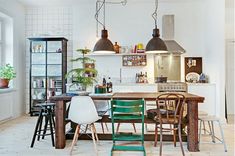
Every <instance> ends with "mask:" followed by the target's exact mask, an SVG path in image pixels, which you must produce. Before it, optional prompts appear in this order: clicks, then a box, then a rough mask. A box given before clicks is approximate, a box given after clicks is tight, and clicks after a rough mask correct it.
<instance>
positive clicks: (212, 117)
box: [198, 116, 220, 121]
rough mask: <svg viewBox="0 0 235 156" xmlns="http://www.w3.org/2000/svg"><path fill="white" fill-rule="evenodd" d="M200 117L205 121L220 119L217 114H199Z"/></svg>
mask: <svg viewBox="0 0 235 156" xmlns="http://www.w3.org/2000/svg"><path fill="white" fill-rule="evenodd" d="M198 119H199V120H203V121H218V120H220V119H219V118H218V117H216V116H199V117H198Z"/></svg>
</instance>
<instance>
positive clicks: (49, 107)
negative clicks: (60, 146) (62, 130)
mask: <svg viewBox="0 0 235 156" xmlns="http://www.w3.org/2000/svg"><path fill="white" fill-rule="evenodd" d="M36 106H38V107H40V108H41V109H40V113H39V116H38V120H37V123H36V127H35V130H34V134H33V139H32V142H31V146H30V147H31V148H32V147H33V145H34V142H35V139H36V136H38V138H37V140H38V141H39V140H40V136H42V139H44V137H45V136H46V135H51V141H52V146H54V129H55V120H54V107H55V103H48V102H45V103H40V104H37V105H36ZM43 120H45V124H44V128H43V130H42V123H43ZM48 123H49V130H50V132H49V133H46V132H47V130H48ZM42 131H43V133H42V134H41V132H42Z"/></svg>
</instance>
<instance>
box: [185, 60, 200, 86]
mask: <svg viewBox="0 0 235 156" xmlns="http://www.w3.org/2000/svg"><path fill="white" fill-rule="evenodd" d="M184 68H185V72H184V73H185V82H199V78H200V74H201V73H202V57H185V59H184Z"/></svg>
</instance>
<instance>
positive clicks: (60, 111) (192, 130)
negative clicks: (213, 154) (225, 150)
mask: <svg viewBox="0 0 235 156" xmlns="http://www.w3.org/2000/svg"><path fill="white" fill-rule="evenodd" d="M164 93H165V92H164ZM161 94H162V93H160V92H151V93H150V92H148V93H147V92H143V93H139V92H138V93H137V92H130V93H129V92H126V93H114V94H113V95H112V96H111V95H110V96H91V98H92V99H93V100H111V99H122V100H125V99H126V100H134V99H144V100H145V101H154V100H155V99H156V97H157V96H159V95H161ZM181 94H183V95H184V96H185V98H186V103H187V114H188V121H189V122H188V125H187V129H188V132H187V134H188V137H187V139H188V140H187V145H188V146H187V147H188V150H189V151H190V152H196V151H199V146H198V103H203V101H204V97H201V96H197V95H193V94H190V93H183V92H182V93H181ZM71 98H72V96H66V95H62V96H53V97H51V98H50V101H51V102H56V107H55V118H56V126H55V140H56V142H55V148H57V149H63V148H64V147H65V143H66V140H65V116H66V110H65V109H66V106H65V103H66V102H68V101H70V100H71Z"/></svg>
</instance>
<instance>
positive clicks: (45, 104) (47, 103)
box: [36, 102, 55, 107]
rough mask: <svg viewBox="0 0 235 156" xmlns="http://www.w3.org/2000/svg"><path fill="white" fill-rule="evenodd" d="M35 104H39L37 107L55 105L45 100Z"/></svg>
mask: <svg viewBox="0 0 235 156" xmlns="http://www.w3.org/2000/svg"><path fill="white" fill-rule="evenodd" d="M36 106H39V107H48V106H49V107H53V106H55V103H49V102H45V103H38V104H36Z"/></svg>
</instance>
